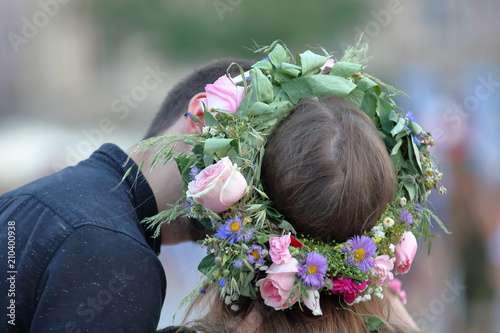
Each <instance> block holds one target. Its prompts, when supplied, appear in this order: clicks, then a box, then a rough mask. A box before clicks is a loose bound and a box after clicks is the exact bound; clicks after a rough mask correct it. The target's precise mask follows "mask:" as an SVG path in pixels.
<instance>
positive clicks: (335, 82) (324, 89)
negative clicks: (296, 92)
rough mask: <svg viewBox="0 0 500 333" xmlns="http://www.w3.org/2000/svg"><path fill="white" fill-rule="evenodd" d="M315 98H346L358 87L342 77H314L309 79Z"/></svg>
mask: <svg viewBox="0 0 500 333" xmlns="http://www.w3.org/2000/svg"><path fill="white" fill-rule="evenodd" d="M307 81H308V82H309V84H310V85H311V88H312V91H313V94H314V95H315V96H329V95H334V96H337V97H346V96H347V95H348V94H349V93H350V92H351V91H353V90H354V88H356V85H355V84H354V83H352V82H351V81H349V80H346V79H344V78H342V77H340V76H331V75H313V76H311V77H308V78H307Z"/></svg>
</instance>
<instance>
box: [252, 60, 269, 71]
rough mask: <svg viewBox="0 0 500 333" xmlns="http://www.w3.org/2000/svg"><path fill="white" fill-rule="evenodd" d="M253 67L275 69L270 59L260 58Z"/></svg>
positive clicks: (267, 69)
mask: <svg viewBox="0 0 500 333" xmlns="http://www.w3.org/2000/svg"><path fill="white" fill-rule="evenodd" d="M252 68H260V69H264V70H266V71H271V70H272V69H273V65H272V64H271V62H270V61H269V60H260V61H257V62H256V63H255V64H253V65H252Z"/></svg>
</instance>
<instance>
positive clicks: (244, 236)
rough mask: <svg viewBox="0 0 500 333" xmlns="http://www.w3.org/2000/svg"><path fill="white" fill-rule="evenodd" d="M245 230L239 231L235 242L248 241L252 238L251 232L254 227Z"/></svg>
mask: <svg viewBox="0 0 500 333" xmlns="http://www.w3.org/2000/svg"><path fill="white" fill-rule="evenodd" d="M245 231H246V232H243V231H242V232H241V233H240V235H239V236H238V237H236V241H237V242H244V243H246V242H249V241H250V240H252V238H253V233H254V231H255V229H253V228H252V229H246V230H245Z"/></svg>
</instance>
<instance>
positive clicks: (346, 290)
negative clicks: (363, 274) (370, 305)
mask: <svg viewBox="0 0 500 333" xmlns="http://www.w3.org/2000/svg"><path fill="white" fill-rule="evenodd" d="M332 282H333V288H332V289H330V291H331V292H332V293H333V294H336V295H342V296H344V300H345V301H346V303H348V304H352V302H354V299H355V298H356V297H357V296H358V295H361V294H362V293H363V291H364V290H365V289H366V285H367V284H368V283H369V281H365V282H363V283H361V284H358V283H356V282H354V281H353V280H351V279H350V278H345V277H338V278H335V279H332Z"/></svg>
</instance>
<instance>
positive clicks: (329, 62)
mask: <svg viewBox="0 0 500 333" xmlns="http://www.w3.org/2000/svg"><path fill="white" fill-rule="evenodd" d="M334 64H335V60H333V59H328V60H327V61H326V62H325V64H324V65H323V66H321V67H320V69H321V74H326V75H328V74H330V71H331V70H332V67H333V65H334Z"/></svg>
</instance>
